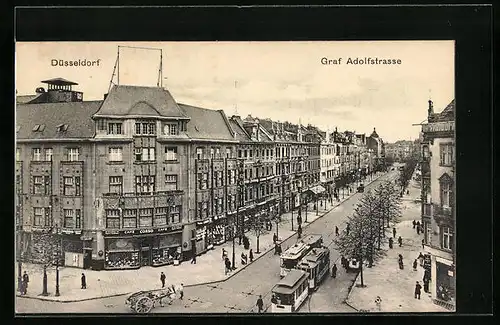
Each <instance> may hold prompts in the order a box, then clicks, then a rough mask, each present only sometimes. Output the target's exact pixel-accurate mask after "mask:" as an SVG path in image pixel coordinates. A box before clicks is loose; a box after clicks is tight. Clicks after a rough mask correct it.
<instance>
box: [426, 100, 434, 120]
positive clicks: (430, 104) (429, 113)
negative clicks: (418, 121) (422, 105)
mask: <svg viewBox="0 0 500 325" xmlns="http://www.w3.org/2000/svg"><path fill="white" fill-rule="evenodd" d="M432 114H434V105H433V103H432V100H430V99H429V109H428V110H427V116H428V117H430V116H431V115H432Z"/></svg>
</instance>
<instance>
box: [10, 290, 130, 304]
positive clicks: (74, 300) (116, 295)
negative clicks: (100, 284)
mask: <svg viewBox="0 0 500 325" xmlns="http://www.w3.org/2000/svg"><path fill="white" fill-rule="evenodd" d="M130 293H131V292H126V293H116V294H112V295H107V296H98V297H92V298H84V299H73V300H61V299H49V298H42V297H38V296H37V297H30V296H23V295H20V294H16V297H19V298H26V299H35V300H42V301H52V302H60V303H71V302H80V301H88V300H97V299H104V298H112V297H119V296H124V295H128V294H130Z"/></svg>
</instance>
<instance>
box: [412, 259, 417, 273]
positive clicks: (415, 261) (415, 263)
mask: <svg viewBox="0 0 500 325" xmlns="http://www.w3.org/2000/svg"><path fill="white" fill-rule="evenodd" d="M417 265H418V263H417V260H414V261H413V271H416V270H417Z"/></svg>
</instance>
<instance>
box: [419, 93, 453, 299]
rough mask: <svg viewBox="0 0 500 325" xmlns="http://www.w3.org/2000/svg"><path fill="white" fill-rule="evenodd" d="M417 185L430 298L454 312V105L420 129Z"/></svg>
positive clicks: (430, 116) (430, 112)
mask: <svg viewBox="0 0 500 325" xmlns="http://www.w3.org/2000/svg"><path fill="white" fill-rule="evenodd" d="M422 134H423V139H422V144H421V146H422V147H421V148H422V150H421V154H422V156H421V163H420V169H421V183H422V190H421V191H422V193H421V194H422V197H421V199H422V224H423V228H424V247H425V251H426V253H427V256H429V258H428V259H427V261H428V263H426V272H428V273H430V274H429V275H430V278H431V282H430V283H431V286H430V291H431V294H432V298H433V300H434V301H435V302H436V303H439V304H442V305H444V306H446V307H448V308H450V309H454V308H455V277H456V274H455V199H454V197H455V101H454V100H453V101H452V102H451V103H450V104H448V106H446V108H445V109H444V110H443V111H442V112H440V113H434V109H433V103H432V101H430V100H429V108H428V120H427V123H426V124H423V125H422Z"/></svg>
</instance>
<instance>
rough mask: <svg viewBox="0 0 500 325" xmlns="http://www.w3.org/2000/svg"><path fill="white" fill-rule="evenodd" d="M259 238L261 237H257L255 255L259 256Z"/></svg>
mask: <svg viewBox="0 0 500 325" xmlns="http://www.w3.org/2000/svg"><path fill="white" fill-rule="evenodd" d="M259 237H260V235H258V236H257V251H256V252H255V253H257V254H259V253H260V251H259Z"/></svg>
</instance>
